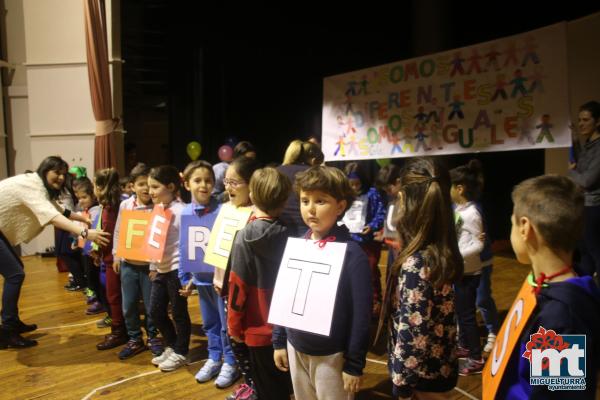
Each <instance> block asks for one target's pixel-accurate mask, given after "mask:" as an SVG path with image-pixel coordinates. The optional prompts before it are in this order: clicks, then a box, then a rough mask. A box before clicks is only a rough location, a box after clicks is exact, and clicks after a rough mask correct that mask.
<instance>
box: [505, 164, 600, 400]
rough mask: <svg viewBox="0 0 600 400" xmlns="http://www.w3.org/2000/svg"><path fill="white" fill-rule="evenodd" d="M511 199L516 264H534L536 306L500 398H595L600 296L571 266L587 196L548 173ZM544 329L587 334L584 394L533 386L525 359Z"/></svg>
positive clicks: (527, 183)
mask: <svg viewBox="0 0 600 400" xmlns="http://www.w3.org/2000/svg"><path fill="white" fill-rule="evenodd" d="M512 200H513V203H514V209H513V215H512V217H511V222H512V230H511V235H510V241H511V244H512V247H513V250H514V251H515V254H516V256H517V260H518V261H519V262H521V263H523V264H531V267H532V273H533V277H534V279H535V282H536V283H535V286H534V292H535V293H536V297H537V305H536V308H535V309H534V310H533V314H532V315H531V317H530V319H529V323H528V325H526V327H525V330H524V331H523V332H524V334H523V335H522V336H521V340H520V342H519V344H520V345H519V346H518V347H517V346H515V350H514V351H513V352H512V354H511V355H510V359H509V362H508V365H507V367H506V370H505V373H504V376H503V377H502V381H501V382H500V386H499V389H498V394H497V398H499V399H523V398H530V399H567V398H568V399H574V398H577V399H594V398H595V397H596V396H595V393H596V387H597V372H598V360H599V356H600V354H599V353H600V351H599V347H598V338H599V337H600V316H599V314H598V310H599V309H600V292H599V291H598V288H597V287H596V286H595V284H594V281H593V280H592V278H591V277H590V276H583V277H578V276H577V275H576V274H575V272H574V271H573V270H572V268H571V266H572V261H573V250H574V249H575V247H576V245H577V242H578V240H579V239H580V237H581V233H582V225H583V193H582V191H581V189H580V188H579V187H577V185H576V184H575V183H574V182H573V181H571V180H570V179H568V178H566V177H562V176H557V175H546V176H539V177H536V178H531V179H527V180H526V181H524V182H521V183H520V184H519V185H517V186H516V187H515V189H514V190H513V193H512ZM540 327H544V328H545V329H547V330H549V329H552V330H554V331H555V332H556V334H577V335H586V357H585V360H586V361H585V363H586V376H585V381H586V384H585V386H586V389H585V391H568V392H567V391H562V390H555V391H550V390H548V388H547V386H542V385H540V386H530V385H529V378H530V363H529V360H528V359H527V358H524V357H523V356H522V355H523V354H524V353H525V351H526V350H527V348H526V343H527V342H528V341H529V340H530V338H531V335H533V334H534V333H536V332H537V331H538V329H539V328H540ZM563 362H565V361H564V360H563ZM569 364H570V362H569Z"/></svg>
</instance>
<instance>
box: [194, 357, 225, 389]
mask: <svg viewBox="0 0 600 400" xmlns="http://www.w3.org/2000/svg"><path fill="white" fill-rule="evenodd" d="M221 365H222V364H221V362H220V361H215V360H212V359H210V358H209V359H208V361H206V362H205V363H204V365H203V366H202V368H200V371H198V373H197V374H196V381H197V382H198V383H204V382H208V381H210V380H211V379H212V378H214V377H215V376H217V375H219V371H220V370H221Z"/></svg>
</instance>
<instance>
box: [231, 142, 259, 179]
mask: <svg viewBox="0 0 600 400" xmlns="http://www.w3.org/2000/svg"><path fill="white" fill-rule="evenodd" d="M249 151H254V152H256V149H255V148H254V145H253V144H252V143H250V142H248V141H246V140H243V141H241V142H239V143H238V144H236V145H235V147H234V148H233V158H234V159H236V158H238V157H243V156H244V154H246V153H248V152H249ZM248 179H250V178H248Z"/></svg>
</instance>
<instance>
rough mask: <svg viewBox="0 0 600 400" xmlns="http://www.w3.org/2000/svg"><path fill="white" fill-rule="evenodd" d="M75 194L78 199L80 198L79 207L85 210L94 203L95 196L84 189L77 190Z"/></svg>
mask: <svg viewBox="0 0 600 400" xmlns="http://www.w3.org/2000/svg"><path fill="white" fill-rule="evenodd" d="M75 196H77V200H79V207H81V208H82V209H84V210H87V209H88V208H90V207H91V206H93V205H94V197H93V196H92V195H90V194H89V193H86V192H85V191H84V190H78V191H76V192H75Z"/></svg>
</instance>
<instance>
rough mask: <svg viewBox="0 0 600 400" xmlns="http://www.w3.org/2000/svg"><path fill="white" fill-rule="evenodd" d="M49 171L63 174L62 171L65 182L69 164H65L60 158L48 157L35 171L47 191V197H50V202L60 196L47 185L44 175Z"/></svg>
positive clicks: (57, 191) (58, 192) (58, 191)
mask: <svg viewBox="0 0 600 400" xmlns="http://www.w3.org/2000/svg"><path fill="white" fill-rule="evenodd" d="M50 171H55V172H63V171H64V175H65V182H67V175H68V171H69V164H67V162H66V161H65V160H63V159H62V158H60V157H58V156H50V157H46V158H44V160H43V161H42V162H41V163H40V165H39V167H38V169H37V174H38V175H39V176H40V178H42V182H44V187H45V188H46V190H47V191H48V195H49V196H50V198H51V199H52V200H56V199H57V198H58V196H59V195H60V192H61V191H60V190H56V189H54V188H53V187H51V186H50V185H49V184H48V180H47V178H46V175H47V174H48V172H50Z"/></svg>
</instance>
